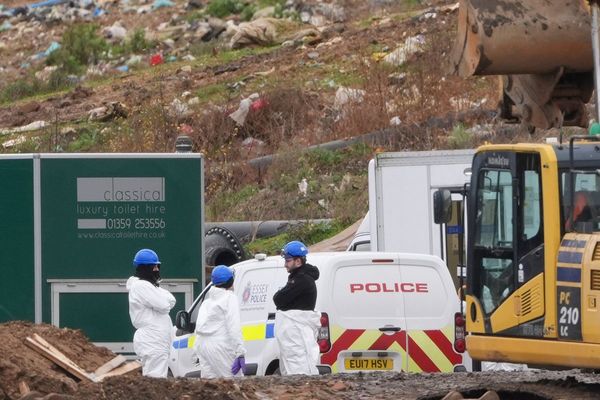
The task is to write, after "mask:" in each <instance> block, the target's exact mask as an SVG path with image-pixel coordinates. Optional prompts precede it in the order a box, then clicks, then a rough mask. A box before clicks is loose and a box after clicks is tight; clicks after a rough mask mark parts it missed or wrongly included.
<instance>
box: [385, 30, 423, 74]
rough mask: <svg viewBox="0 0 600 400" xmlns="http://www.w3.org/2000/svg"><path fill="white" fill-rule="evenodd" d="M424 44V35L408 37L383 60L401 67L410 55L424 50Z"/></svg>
mask: <svg viewBox="0 0 600 400" xmlns="http://www.w3.org/2000/svg"><path fill="white" fill-rule="evenodd" d="M424 45H425V37H424V36H423V35H417V36H411V37H409V38H406V40H405V41H404V44H403V45H401V46H399V47H398V48H396V49H395V50H394V51H392V52H391V53H390V54H388V55H387V56H385V57H384V58H383V61H385V62H386V63H388V64H392V65H394V66H397V67H399V66H401V65H403V64H404V63H405V62H406V61H407V60H408V59H409V57H410V56H412V55H414V54H417V53H421V52H423V48H424Z"/></svg>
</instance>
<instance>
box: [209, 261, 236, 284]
mask: <svg viewBox="0 0 600 400" xmlns="http://www.w3.org/2000/svg"><path fill="white" fill-rule="evenodd" d="M231 278H233V272H232V270H231V268H229V267H227V266H225V265H217V266H216V267H215V268H214V269H213V270H212V274H211V281H212V283H213V285H222V284H223V283H226V282H227V281H228V280H230V279H231Z"/></svg>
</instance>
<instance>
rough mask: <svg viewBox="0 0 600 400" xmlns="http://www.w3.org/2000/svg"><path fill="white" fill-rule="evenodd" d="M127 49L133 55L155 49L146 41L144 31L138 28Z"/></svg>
mask: <svg viewBox="0 0 600 400" xmlns="http://www.w3.org/2000/svg"><path fill="white" fill-rule="evenodd" d="M127 47H128V49H129V51H130V52H132V53H142V52H144V51H146V50H148V49H149V48H151V47H153V44H152V43H150V42H149V41H148V40H146V32H145V31H144V29H141V28H138V29H136V30H135V32H133V36H131V38H130V39H129V42H128V43H127Z"/></svg>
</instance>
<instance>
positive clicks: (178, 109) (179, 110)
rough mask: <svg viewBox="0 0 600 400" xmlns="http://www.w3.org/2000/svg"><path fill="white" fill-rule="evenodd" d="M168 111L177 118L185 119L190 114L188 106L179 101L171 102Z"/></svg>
mask: <svg viewBox="0 0 600 400" xmlns="http://www.w3.org/2000/svg"><path fill="white" fill-rule="evenodd" d="M169 110H170V111H171V114H174V115H175V116H178V117H185V116H187V115H189V114H190V108H189V107H188V105H187V104H186V103H184V102H182V101H181V100H179V99H174V100H173V101H172V102H171V106H170V107H169Z"/></svg>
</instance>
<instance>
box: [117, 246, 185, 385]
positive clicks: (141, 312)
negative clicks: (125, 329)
mask: <svg viewBox="0 0 600 400" xmlns="http://www.w3.org/2000/svg"><path fill="white" fill-rule="evenodd" d="M133 265H134V266H135V276H132V277H130V278H129V279H128V280H127V290H128V291H129V316H130V318H131V323H132V324H133V326H134V328H135V329H136V331H135V334H134V335H133V350H134V351H135V353H136V354H137V355H138V357H140V360H141V363H142V374H143V375H144V376H149V377H153V378H166V377H167V371H168V358H169V346H170V344H171V330H172V327H173V323H172V321H171V317H170V316H169V311H171V309H172V308H173V306H175V297H174V296H173V295H172V294H171V293H170V292H169V291H168V290H165V289H163V288H161V287H160V286H159V282H160V261H159V259H158V255H157V254H156V253H155V252H154V251H153V250H150V249H142V250H140V251H138V252H137V253H136V255H135V257H134V258H133Z"/></svg>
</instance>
